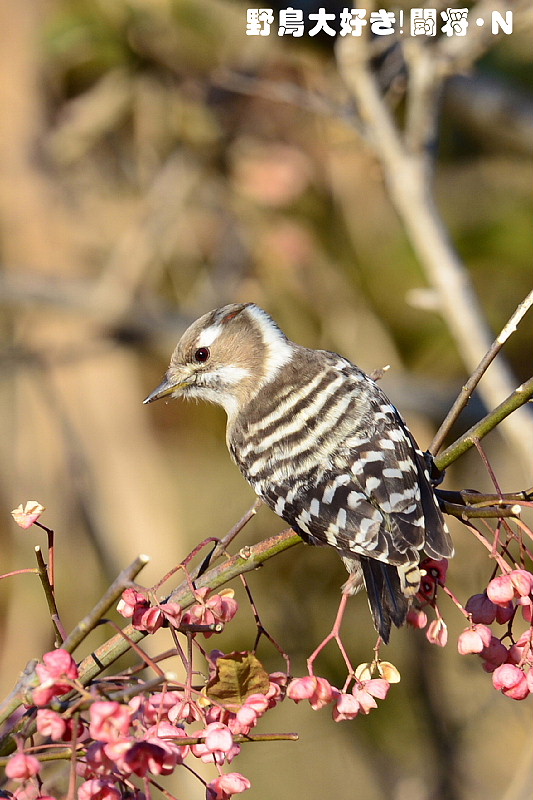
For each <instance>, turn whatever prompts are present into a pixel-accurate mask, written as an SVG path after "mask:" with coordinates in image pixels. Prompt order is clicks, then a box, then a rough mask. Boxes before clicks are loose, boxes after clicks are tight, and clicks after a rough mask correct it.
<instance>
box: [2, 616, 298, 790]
mask: <svg viewBox="0 0 533 800" xmlns="http://www.w3.org/2000/svg"><path fill="white" fill-rule="evenodd" d="M219 609H220V607H219ZM218 613H220V611H219V612H218ZM221 656H223V654H222V653H221V652H220V651H214V652H213V653H212V654H211V656H210V657H209V664H210V667H211V672H212V674H214V673H215V672H216V662H217V659H218V658H219V657H221ZM37 674H38V677H39V679H40V681H41V684H40V686H38V687H37V688H36V689H35V690H34V692H33V695H34V697H35V696H37V699H38V701H39V705H41V706H42V705H44V703H45V702H49V701H50V700H51V699H52V698H53V697H55V696H57V695H61V694H64V693H65V692H66V691H68V690H70V689H71V688H72V685H71V681H73V680H75V679H76V678H77V676H78V670H77V666H76V664H75V662H74V661H73V659H72V657H71V656H70V654H69V653H67V652H66V651H65V650H56V651H54V652H51V653H46V654H45V656H44V658H43V663H42V664H39V665H38V667H37ZM286 683H287V677H286V675H285V674H284V673H274V674H272V675H271V676H270V683H269V687H268V691H267V692H266V693H265V694H261V693H255V694H250V695H248V697H247V698H246V700H245V701H244V703H239V704H237V705H235V707H234V708H233V710H229V709H227V708H225V707H222V706H220V705H216V704H214V703H212V702H211V701H209V700H208V699H207V697H205V696H204V695H199V694H198V693H197V692H192V691H186V690H185V689H172V690H167V691H161V692H154V693H151V694H147V695H143V694H139V695H136V696H135V697H133V698H132V699H131V700H130V701H129V702H128V703H120V702H117V701H111V700H105V699H103V700H100V699H97V700H95V702H93V703H92V704H91V705H90V706H89V709H88V712H87V715H84V716H86V718H83V716H82V717H80V719H79V721H78V722H77V723H74V721H73V719H72V718H70V717H69V716H68V714H66V715H65V714H60V713H59V712H58V711H55V710H53V709H51V708H42V707H40V708H38V710H37V717H36V720H37V730H38V733H39V734H41V735H42V736H43V737H45V738H46V739H51V740H52V742H72V741H73V739H75V740H76V742H77V743H78V744H81V745H82V747H83V751H82V752H83V753H84V754H83V755H82V754H81V753H80V756H79V758H78V763H77V771H78V775H79V776H80V778H81V779H82V780H83V782H82V783H81V785H80V786H79V788H78V800H120V798H123V797H126V796H127V797H128V798H129V800H144V797H145V795H144V794H143V792H142V791H141V790H140V789H139V788H138V787H137V786H136V783H135V779H136V778H140V779H148V780H149V779H150V777H151V776H158V775H169V774H171V773H172V772H174V770H175V769H176V768H177V767H178V766H180V765H181V764H183V762H184V761H185V759H186V758H188V757H190V756H192V757H195V758H198V759H200V760H201V761H203V762H204V763H208V764H214V765H215V766H216V767H217V768H218V769H219V771H221V770H220V768H221V767H222V766H223V765H225V764H229V763H231V761H232V760H233V759H234V758H235V756H237V755H238V754H239V752H240V744H239V743H238V742H236V741H235V737H236V736H237V735H248V734H249V733H250V731H251V730H252V729H253V728H254V727H255V726H256V725H257V723H258V721H259V719H260V718H261V717H262V716H263V715H264V714H265V713H266V711H267V710H268V709H270V708H273V707H274V706H275V705H277V704H278V703H279V702H280V701H281V700H282V699H283V697H284V695H285V688H286ZM195 723H200V727H198V726H197V725H196V727H192V728H190V729H187V728H186V725H187V726H188V725H190V724H192V725H193V726H194V725H195ZM75 724H76V728H75V730H74V725H75ZM40 771H41V763H40V761H39V760H38V758H36V757H35V756H34V755H32V754H28V753H25V752H23V750H22V748H19V751H18V752H17V753H16V754H15V755H14V756H12V757H11V758H10V760H9V762H8V764H7V768H6V775H7V777H8V778H10V779H11V780H13V781H15V782H18V783H21V784H22V786H21V787H20V789H17V790H16V792H15V797H17V798H18V797H20V800H23V798H24V800H33V798H37V797H39V798H41V797H42V795H41V794H40V792H39V787H38V785H37V783H36V782H35V780H34V779H35V778H36V776H37V775H39V773H40ZM249 787H250V782H249V781H248V780H247V778H245V777H244V776H242V775H240V774H239V773H237V772H231V773H226V774H219V775H218V777H216V778H215V779H214V780H212V781H211V782H210V783H208V784H207V786H206V792H207V794H206V797H207V799H208V800H228V799H229V798H230V797H232V796H233V795H235V794H238V793H240V792H243V791H245V790H246V789H248V788H249ZM51 800H54V798H51Z"/></svg>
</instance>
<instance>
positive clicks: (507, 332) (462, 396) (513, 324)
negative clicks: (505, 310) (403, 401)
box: [429, 291, 533, 453]
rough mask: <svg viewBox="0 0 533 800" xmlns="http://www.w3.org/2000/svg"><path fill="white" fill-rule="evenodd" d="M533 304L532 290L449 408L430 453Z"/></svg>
mask: <svg viewBox="0 0 533 800" xmlns="http://www.w3.org/2000/svg"><path fill="white" fill-rule="evenodd" d="M532 305H533V291H531V292H530V293H529V294H528V296H527V297H526V298H525V299H524V300H522V302H521V303H520V305H519V306H518V307H517V308H516V309H515V311H514V313H513V314H512V315H511V317H510V319H509V321H508V322H507V324H506V325H505V326H504V327H503V329H502V330H501V332H500V334H499V336H498V337H497V338H496V339H495V340H494V341H493V343H492V344H491V346H490V347H489V349H488V350H487V352H486V353H485V355H484V356H483V358H482V359H481V361H480V362H479V364H478V365H477V367H476V369H475V370H474V372H473V373H472V374H471V376H470V377H469V379H468V380H467V382H466V383H465V385H464V386H463V388H462V389H461V392H460V393H459V395H458V397H457V399H456V401H455V402H454V404H453V406H452V407H451V409H450V410H449V412H448V414H447V415H446V418H445V420H444V422H443V423H442V425H441V426H440V428H439V430H438V431H437V433H436V434H435V437H434V439H433V441H432V443H431V445H430V447H429V451H430V453H438V451H439V450H440V448H441V447H442V444H443V442H444V439H445V438H446V436H447V435H448V433H449V432H450V429H451V427H452V426H453V425H454V423H455V421H456V419H457V418H458V416H459V414H460V413H461V411H462V410H463V408H464V407H465V406H466V405H467V403H468V401H469V400H470V398H471V396H472V393H473V392H474V389H475V388H476V386H477V385H478V383H479V381H480V380H481V378H482V377H483V375H484V374H485V372H486V371H487V368H488V366H489V364H491V362H492V361H494V359H495V358H496V356H497V355H498V353H499V352H500V350H501V349H502V347H503V346H504V344H505V342H506V341H507V340H508V339H509V337H510V336H511V334H513V333H514V332H515V331H516V329H517V327H518V325H519V323H520V321H521V320H522V318H523V317H524V315H525V314H526V313H527V312H528V311H529V309H530V308H531V306H532Z"/></svg>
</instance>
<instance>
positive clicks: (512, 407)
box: [434, 378, 533, 469]
mask: <svg viewBox="0 0 533 800" xmlns="http://www.w3.org/2000/svg"><path fill="white" fill-rule="evenodd" d="M532 397H533V378H530V379H529V380H528V381H526V382H525V383H523V384H522V386H519V387H518V389H515V391H514V392H513V393H512V394H510V395H509V397H506V399H505V400H504V401H503V403H500V405H499V406H497V408H495V409H494V411H491V412H490V414H487V416H486V417H483V419H482V420H480V421H479V422H477V423H476V424H475V425H473V426H472V427H471V428H469V430H467V431H466V433H464V434H463V435H462V436H460V437H459V439H457V441H455V442H454V443H453V444H451V445H450V446H449V447H447V448H446V450H443V451H442V453H440V454H439V455H437V456H435V459H434V460H435V464H436V465H437V467H438V468H439V469H446V467H448V466H449V465H450V464H452V463H453V462H454V461H457V459H458V458H459V456H461V455H463V453H466V451H467V450H469V449H470V448H471V447H473V446H474V441H475V440H476V439H478V440H479V439H482V438H483V437H484V436H486V435H487V433H490V432H491V431H492V430H494V428H496V426H497V425H499V424H500V422H501V421H502V420H503V419H505V418H506V417H508V416H509V414H512V412H513V411H516V409H517V408H520V407H521V406H523V405H524V404H525V403H527V402H528V401H529V400H531V398H532Z"/></svg>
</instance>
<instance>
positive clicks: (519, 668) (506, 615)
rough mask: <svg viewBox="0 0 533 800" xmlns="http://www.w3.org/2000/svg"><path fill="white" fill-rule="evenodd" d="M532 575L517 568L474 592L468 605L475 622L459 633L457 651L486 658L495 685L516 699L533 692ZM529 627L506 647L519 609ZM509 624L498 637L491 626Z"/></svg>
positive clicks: (484, 659) (488, 670)
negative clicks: (504, 640)
mask: <svg viewBox="0 0 533 800" xmlns="http://www.w3.org/2000/svg"><path fill="white" fill-rule="evenodd" d="M532 606H533V574H532V573H531V572H528V571H527V570H524V569H515V570H512V571H511V572H509V573H507V574H506V575H499V576H498V577H497V578H494V579H493V580H492V581H491V582H490V583H489V585H488V586H487V591H486V592H484V593H483V594H475V595H473V596H472V597H471V598H470V599H469V601H468V602H467V604H466V611H467V612H468V613H469V615H470V618H471V620H472V625H471V626H470V627H469V628H467V629H466V630H464V631H463V632H462V633H461V635H460V636H459V640H458V645H457V646H458V650H459V653H461V654H462V655H466V654H469V653H476V654H477V655H479V656H480V657H481V658H482V660H483V669H484V670H485V671H486V672H490V673H492V682H493V684H494V688H495V689H498V690H499V691H501V692H502V693H503V694H504V695H506V696H507V697H511V698H512V699H513V700H524V698H526V697H527V696H528V695H529V694H531V693H532V692H533V669H532V668H533V642H532V633H533V628H532V627H531V623H532ZM519 608H520V609H521V611H522V616H523V618H524V620H525V621H526V622H528V623H529V624H530V627H529V628H528V629H527V630H526V631H525V633H523V634H522V635H521V636H520V637H519V638H518V640H517V641H515V642H513V641H512V640H511V643H510V645H509V646H506V645H505V644H504V643H503V641H502V639H504V638H506V637H509V638H510V635H511V634H510V631H511V626H512V623H513V621H514V619H515V618H516V612H517V611H518V609H519ZM494 622H496V623H497V624H499V625H507V626H508V630H506V632H505V634H504V635H503V636H502V637H501V638H499V637H498V636H496V635H495V634H494V633H493V631H492V628H491V627H490V625H492V624H493V623H494Z"/></svg>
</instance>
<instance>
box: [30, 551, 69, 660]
mask: <svg viewBox="0 0 533 800" xmlns="http://www.w3.org/2000/svg"><path fill="white" fill-rule="evenodd" d="M35 556H36V558H37V570H38V572H39V578H40V580H41V584H42V587H43V589H44V595H45V597H46V602H47V603H48V610H49V611H50V618H51V620H52V625H53V626H54V630H55V632H56V640H57V643H56V646H57V647H59V646H60V645H61V644H62V643H63V642H64V641H65V639H66V636H67V632H66V630H65V628H64V627H63V625H62V623H61V619H60V617H59V611H58V610H57V605H56V599H55V597H54V590H53V588H52V584H51V583H50V578H49V576H48V569H47V568H46V564H45V561H44V558H43V553H42V550H41V548H40V547H39V545H37V546H36V548H35Z"/></svg>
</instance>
